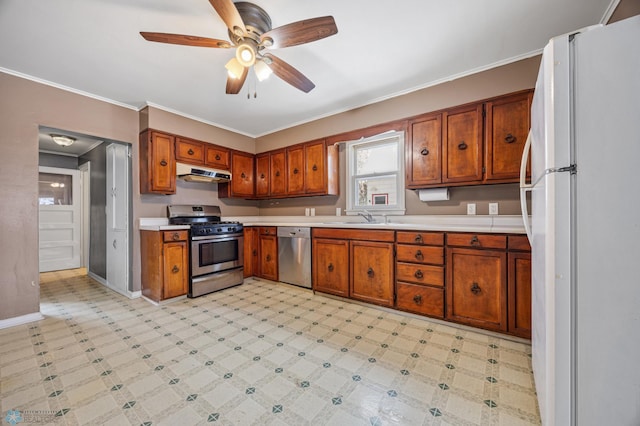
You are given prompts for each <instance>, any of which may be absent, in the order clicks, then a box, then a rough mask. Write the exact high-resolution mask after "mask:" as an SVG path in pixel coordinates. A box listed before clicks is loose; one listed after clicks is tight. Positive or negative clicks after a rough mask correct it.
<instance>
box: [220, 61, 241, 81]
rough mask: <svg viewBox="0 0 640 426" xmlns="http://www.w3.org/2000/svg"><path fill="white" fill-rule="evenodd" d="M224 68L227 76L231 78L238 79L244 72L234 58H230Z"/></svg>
mask: <svg viewBox="0 0 640 426" xmlns="http://www.w3.org/2000/svg"><path fill="white" fill-rule="evenodd" d="M224 67H225V68H226V69H227V74H229V77H231V78H240V76H242V72H243V71H244V67H243V66H242V64H241V63H240V62H238V60H237V59H236V58H231V60H230V61H229V62H227V64H226V65H225V66H224Z"/></svg>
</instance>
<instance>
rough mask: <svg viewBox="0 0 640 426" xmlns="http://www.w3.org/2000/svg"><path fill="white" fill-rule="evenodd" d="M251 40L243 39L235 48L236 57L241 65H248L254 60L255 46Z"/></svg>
mask: <svg viewBox="0 0 640 426" xmlns="http://www.w3.org/2000/svg"><path fill="white" fill-rule="evenodd" d="M252 41H253V40H251V39H249V40H245V41H243V42H242V43H240V44H239V45H238V48H237V49H236V59H237V60H238V62H240V64H241V65H242V66H243V67H250V66H252V65H253V64H254V63H255V62H256V46H255V45H254V43H252Z"/></svg>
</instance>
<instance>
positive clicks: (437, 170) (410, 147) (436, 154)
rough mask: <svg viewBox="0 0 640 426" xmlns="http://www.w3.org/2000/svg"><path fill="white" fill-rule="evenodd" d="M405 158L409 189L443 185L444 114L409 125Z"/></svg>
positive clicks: (429, 116)
mask: <svg viewBox="0 0 640 426" xmlns="http://www.w3.org/2000/svg"><path fill="white" fill-rule="evenodd" d="M405 158H406V171H405V172H406V186H407V187H408V188H422V187H424V186H425V185H434V184H440V183H442V114H440V113H438V114H431V115H428V116H425V117H420V118H418V119H416V120H412V121H411V122H410V123H409V135H408V137H407V142H406V153H405Z"/></svg>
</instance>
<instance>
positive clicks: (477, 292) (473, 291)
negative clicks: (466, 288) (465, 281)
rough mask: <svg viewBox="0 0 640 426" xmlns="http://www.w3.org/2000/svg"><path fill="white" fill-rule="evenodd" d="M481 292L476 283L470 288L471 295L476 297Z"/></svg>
mask: <svg viewBox="0 0 640 426" xmlns="http://www.w3.org/2000/svg"><path fill="white" fill-rule="evenodd" d="M481 291H482V289H481V288H480V286H479V285H478V283H473V285H472V286H471V293H473V294H476V295H477V294H480V292H481Z"/></svg>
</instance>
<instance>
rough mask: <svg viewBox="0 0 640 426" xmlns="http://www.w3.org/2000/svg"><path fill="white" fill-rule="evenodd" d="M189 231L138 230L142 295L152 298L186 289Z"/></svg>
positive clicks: (184, 291) (156, 300)
mask: <svg viewBox="0 0 640 426" xmlns="http://www.w3.org/2000/svg"><path fill="white" fill-rule="evenodd" d="M188 235H189V231H187V230H172V231H145V230H142V231H140V251H141V269H142V271H141V281H142V295H143V296H145V297H147V298H148V299H150V300H152V301H154V302H157V303H158V302H160V301H163V300H167V299H171V298H174V297H178V296H184V295H186V294H187V291H188V289H189V243H188Z"/></svg>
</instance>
